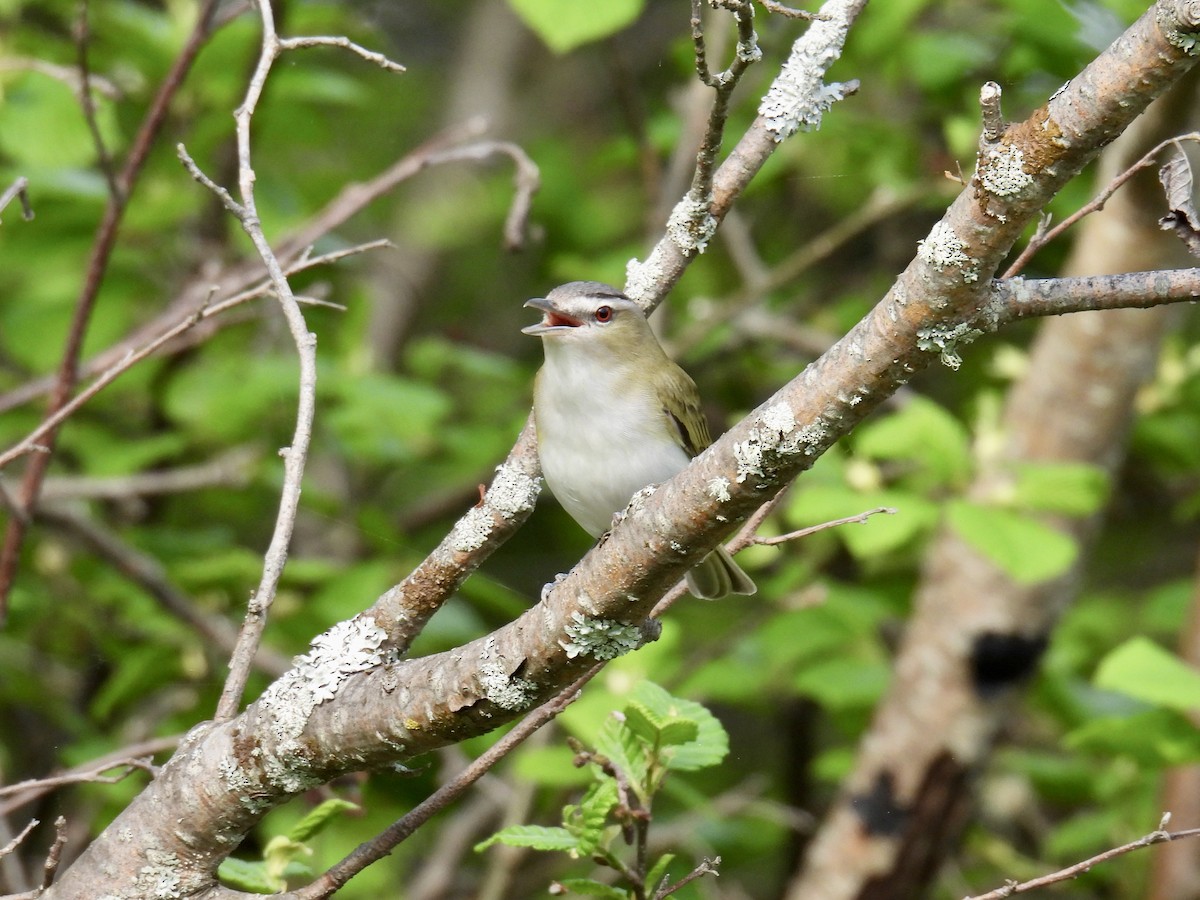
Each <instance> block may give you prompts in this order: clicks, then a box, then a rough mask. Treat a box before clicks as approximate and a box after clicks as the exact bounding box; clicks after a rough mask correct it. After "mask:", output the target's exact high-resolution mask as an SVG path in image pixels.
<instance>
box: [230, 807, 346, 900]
mask: <svg viewBox="0 0 1200 900" xmlns="http://www.w3.org/2000/svg"><path fill="white" fill-rule="evenodd" d="M358 808H359V807H358V805H357V804H354V803H350V802H349V801H347V800H341V799H338V798H336V797H335V798H332V799H329V800H326V801H325V802H324V803H322V804H320V805H319V806H317V807H315V808H314V809H313V810H312V811H311V812H309V813H308V814H307V815H306V816H305V817H304V818H303V819H301V820H300V821H299V822H298V823H296V824H295V825H294V826H292V828H291V829H290V830H289V831H288V833H287V834H280V835H276V836H275V837H273V838H271V839H270V840H269V841H268V842H267V845H266V846H265V847H264V848H263V853H262V858H261V859H258V860H245V859H238V858H236V857H229V858H227V859H226V860H225V861H224V862H222V863H221V867H220V870H219V871H218V873H217V874H218V875H219V877H220V878H221V881H222V882H223V883H224V884H225V885H227V886H228V887H232V888H237V889H238V890H243V891H249V892H250V893H252V894H277V893H279V892H280V891H285V890H287V889H288V881H289V879H309V878H311V877H312V875H313V871H312V868H311V867H310V866H309V865H307V864H306V863H305V862H303V860H305V859H308V858H309V857H311V856H312V855H313V850H312V848H311V847H310V846H309V843H308V842H309V841H311V840H312V838H313V837H315V836H316V835H318V834H320V833H321V832H322V831H324V830H325V829H326V828H328V827H329V826H330V825H332V824H333V823H334V822H335V821H336V820H337V819H338V818H339V817H341V816H343V815H345V814H346V813H348V812H354V811H357V810H358Z"/></svg>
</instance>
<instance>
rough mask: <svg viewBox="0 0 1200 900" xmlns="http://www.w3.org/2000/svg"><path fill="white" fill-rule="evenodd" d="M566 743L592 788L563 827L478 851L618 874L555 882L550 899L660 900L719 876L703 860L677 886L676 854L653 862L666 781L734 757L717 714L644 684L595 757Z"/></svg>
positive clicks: (599, 741) (503, 837)
mask: <svg viewBox="0 0 1200 900" xmlns="http://www.w3.org/2000/svg"><path fill="white" fill-rule="evenodd" d="M568 742H569V743H570V745H571V749H572V750H574V751H575V765H576V766H578V767H580V768H583V767H585V766H586V767H588V769H589V771H590V772H591V774H592V779H593V780H592V783H591V784H590V785H589V786H588V788H587V790H586V791H585V792H584V794H583V797H582V798H581V799H580V800H579V802H578V803H576V804H570V805H567V806H565V807H564V808H563V817H562V822H563V824H562V825H561V826H559V827H546V826H541V825H515V826H512V827H510V828H505V829H504V830H503V831H500V832H498V833H496V834H494V835H492V836H491V837H490V838H488V839H487V840H486V841H483V842H482V843H480V844H478V845H477V846H476V847H475V849H476V851H481V850H484V849H486V848H487V847H490V846H492V845H493V844H507V845H508V846H510V847H530V848H532V849H535V850H546V851H556V852H560V853H566V854H567V855H568V856H570V857H571V858H572V859H581V858H585V857H587V858H590V859H591V860H592V861H593V862H594V863H596V864H597V865H599V866H603V867H605V868H609V869H613V870H615V871H616V872H617V873H618V876H619V879H618V883H617V884H609V883H606V882H603V881H599V880H596V879H593V878H564V879H562V880H561V881H556V882H554V884H553V885H552V886H551V892H552V893H556V894H566V893H573V894H582V895H585V896H589V897H604V898H609V900H661V898H664V897H669V896H670V895H671V894H673V893H675V892H676V891H677V890H679V889H680V888H681V887H683V886H684V885H685V884H687V883H689V882H691V881H694V880H695V879H696V878H700V877H702V876H704V875H716V874H717V866H718V865H719V864H720V862H721V860H720V857H717V858H716V859H713V860H709V859H704V860H702V861H701V862H700V863H699V864H698V865H696V866H694V867H693V868H692V869H691V871H689V872H688V873H687V874H686V875H684V876H683V877H682V878H679V879H678V880H675V881H672V880H671V872H670V869H671V865H672V863H673V862H674V861H675V854H673V853H664V854H663V855H662V856H660V857H659V858H658V859H656V860H654V861H653V862H651V861H650V860H649V858H648V855H649V854H648V840H647V838H648V835H649V829H650V824H651V822H652V820H653V815H652V810H653V806H654V798H655V796H656V795H657V794H658V792H659V791H660V790H661V789H662V787H663V784H664V782H665V780H666V777H667V775H668V773H670V772H693V771H696V770H699V769H705V768H709V767H711V766H715V765H718V764H719V763H720V762H721V761H722V760H723V759H724V758H725V756H726V755H727V754H728V753H729V735H728V734H727V733H726V731H725V729H724V727H723V726H722V725H721V723H720V722H719V721H717V719H716V717H715V716H713V714H712V713H710V712H709V711H708V710H707V709H705V708H704V707H703V706H701V705H700V704H699V703H695V702H693V701H691V700H683V699H680V698H678V697H672V696H671V695H670V694H668V693H667V692H666V691H665V690H663V689H662V688H661V687H659V686H658V685H656V684H652V683H650V682H643V683H642V684H640V685H638V687H637V688H636V689H635V690H634V691H633V693H632V694H630V696H629V700H628V702H627V703H626V705H625V708H624V709H623V710H621V711H620V712H613V714H612V715H611V716H610V717H609V718H608V720H607V721H606V722H605V723H604V725H603V727H602V728H601V729H600V733H599V735H597V737H596V748H595V750H588V749H586V748H585V747H584V746H583V744H581V743H580V742H579V741H577V740H575V739H573V738H568ZM618 838H620V839H621V840H618Z"/></svg>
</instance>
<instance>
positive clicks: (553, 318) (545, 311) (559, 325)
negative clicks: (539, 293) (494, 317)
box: [521, 297, 583, 336]
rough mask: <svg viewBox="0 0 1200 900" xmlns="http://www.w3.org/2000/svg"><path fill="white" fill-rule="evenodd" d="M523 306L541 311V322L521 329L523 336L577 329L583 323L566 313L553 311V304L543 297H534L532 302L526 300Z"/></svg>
mask: <svg viewBox="0 0 1200 900" xmlns="http://www.w3.org/2000/svg"><path fill="white" fill-rule="evenodd" d="M525 305H526V306H528V307H531V308H533V309H540V310H541V311H542V321H540V322H538V323H537V324H536V325H530V326H529V327H527V328H522V329H521V332H522V333H523V334H532V335H535V336H536V335H540V334H548V333H552V332H555V331H561V330H563V329H565V328H578V327H579V326H580V325H582V324H583V322H581V321H579V319H576V318H575V317H574V316H568V315H567V314H566V313H564V312H562V311H560V310H558V309H555V308H554V304H553V303H551V302H550V301H549V300H547V299H546V298H545V297H534V298H533V299H532V300H526V301H525Z"/></svg>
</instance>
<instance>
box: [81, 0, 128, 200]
mask: <svg viewBox="0 0 1200 900" xmlns="http://www.w3.org/2000/svg"><path fill="white" fill-rule="evenodd" d="M90 6H91V3H90V0H80V3H79V18H78V19H77V20H76V22H75V48H76V60H77V62H78V65H79V91H78V95H79V105H80V106H81V107H83V118H84V121H85V122H87V127H88V131H90V132H91V135H92V143H93V144H94V145H95V147H96V160H97V163H98V164H99V166H100V171H101V173H102V174H103V175H104V180H105V181H106V182H108V192H109V194H110V195H112V196H113V197H114V198H116V200H117V202H118V203H121V204H124V202H125V198H124V197H123V196H122V195H121V186H120V185H119V184H118V183H117V170H116V166H115V164H114V163H113V158H112V154H111V153H109V151H108V145H107V144H106V143H105V142H104V135H103V134H101V133H100V122H99V121H98V120H97V118H96V101H95V98H94V97H92V69H91V65H90V64H89V62H88V49H89V47H90V45H91V42H92V32H91V25H90V23H89V21H88V12H89V8H90Z"/></svg>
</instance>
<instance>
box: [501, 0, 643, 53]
mask: <svg viewBox="0 0 1200 900" xmlns="http://www.w3.org/2000/svg"><path fill="white" fill-rule="evenodd" d="M509 5H510V6H511V7H512V8H513V11H514V12H516V14H517V15H518V16H520V17H521V20H522V21H523V22H524V23H525V24H526V25H528V26H529V28H530V29H531V30H532V31H533V32H534V33H535V34H537V36H538V37H540V38H541V39H542V41H543V42H544V43H545V44H546V46H547V47H549V48H550V49H551V50H553V51H554V52H555V53H566V52H567V51H568V50H573V49H574V48H575V47H578V46H580V45H581V44H586V43H588V42H589V41H596V40H599V39H600V38H605V37H608V36H609V35H611V34H616V33H617V32H618V31H620V30H621V29H622V28H624V27H625V26H626V25H629V24H630V23H632V22H633V21H634V19H636V18H637V17H638V16H639V15H641V12H642V7H643V5H644V0H605V2H604V3H587V2H584V0H509Z"/></svg>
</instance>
